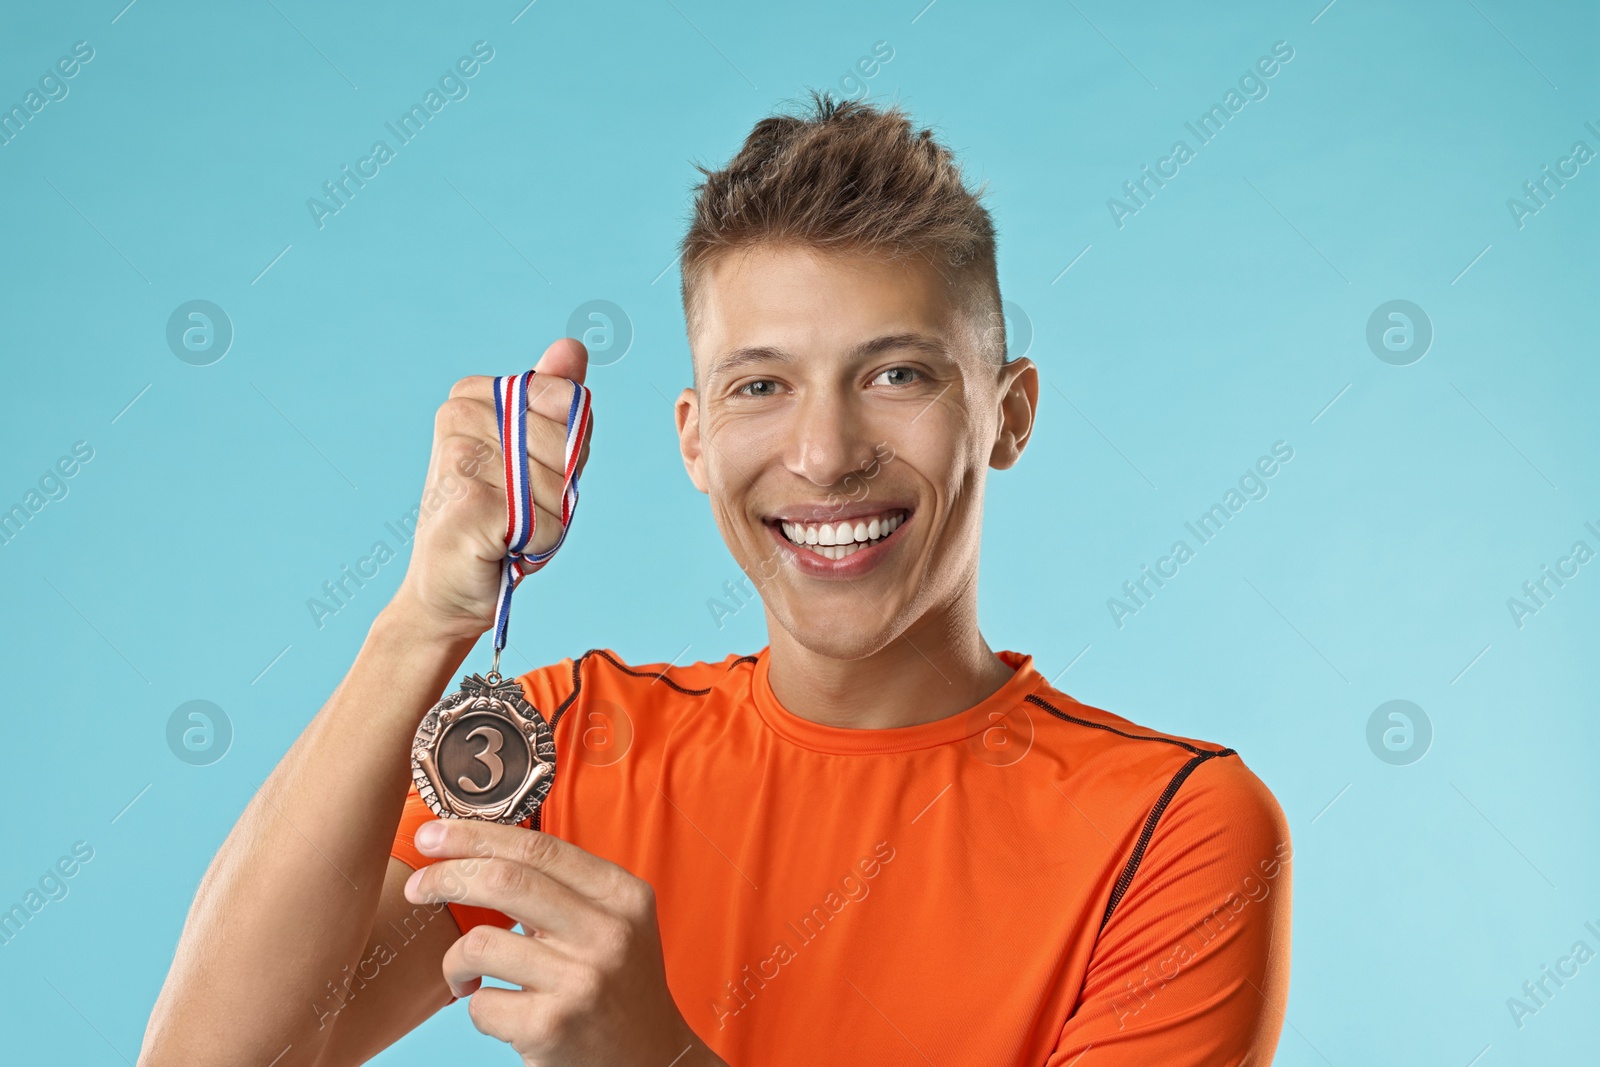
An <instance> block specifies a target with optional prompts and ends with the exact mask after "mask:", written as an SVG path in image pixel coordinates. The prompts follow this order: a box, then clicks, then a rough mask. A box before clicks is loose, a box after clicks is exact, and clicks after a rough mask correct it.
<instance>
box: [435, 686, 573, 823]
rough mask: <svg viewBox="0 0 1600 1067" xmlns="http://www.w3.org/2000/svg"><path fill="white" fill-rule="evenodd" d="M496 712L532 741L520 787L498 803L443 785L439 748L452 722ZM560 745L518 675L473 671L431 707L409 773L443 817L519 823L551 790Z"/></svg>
mask: <svg viewBox="0 0 1600 1067" xmlns="http://www.w3.org/2000/svg"><path fill="white" fill-rule="evenodd" d="M468 713H471V714H488V715H495V716H498V717H499V718H501V719H504V720H505V721H506V722H508V723H510V724H511V726H512V727H513V728H514V729H515V732H516V734H517V736H519V737H521V738H522V739H523V741H524V742H525V743H526V744H527V746H528V757H529V758H528V770H527V773H526V774H525V775H523V778H522V781H521V782H520V783H519V784H518V786H517V788H516V790H515V791H514V792H513V793H512V794H511V795H510V796H508V797H506V798H505V799H504V800H501V801H499V802H498V803H494V804H473V803H471V802H470V801H467V800H465V799H463V798H460V797H458V796H457V795H456V794H455V793H454V792H453V791H449V792H446V791H445V790H442V789H440V788H439V786H438V784H437V783H439V782H440V781H442V778H441V776H440V774H439V768H438V763H437V755H438V754H437V747H438V743H439V740H440V739H441V738H442V737H443V736H444V733H445V730H446V728H447V727H449V725H450V724H451V723H453V722H455V721H456V720H457V719H459V718H461V717H462V716H463V715H466V714H468ZM555 769H556V744H555V735H554V733H552V732H551V730H550V724H549V723H547V722H545V720H544V716H543V715H540V714H539V712H538V711H537V710H536V709H535V708H534V706H533V705H532V704H530V703H528V700H527V698H526V697H525V696H523V693H522V687H521V686H520V685H518V684H517V683H516V681H515V680H503V679H500V678H498V677H496V676H495V675H493V674H492V673H491V676H490V678H485V677H483V676H482V675H479V674H474V675H469V676H468V677H466V678H464V679H462V681H461V688H460V689H459V690H458V691H456V692H454V693H451V694H450V695H448V696H446V697H445V698H444V699H443V700H441V701H439V703H437V704H435V705H434V706H433V707H432V708H430V709H429V711H428V713H427V714H426V715H424V716H423V717H422V722H421V723H420V724H419V725H418V726H417V732H416V736H415V737H414V738H412V741H411V777H412V780H413V781H414V782H416V785H417V794H418V795H419V796H421V797H422V801H423V803H425V804H427V805H428V808H429V810H431V811H432V812H433V813H434V814H435V815H437V816H439V817H440V818H441V819H483V820H486V821H489V822H497V823H504V824H508V825H510V824H515V823H520V822H522V821H524V820H525V819H528V818H530V817H532V815H533V813H534V812H536V811H538V810H539V807H540V805H542V804H543V803H544V800H545V797H547V796H549V794H550V786H551V784H552V782H553V781H554V779H555Z"/></svg>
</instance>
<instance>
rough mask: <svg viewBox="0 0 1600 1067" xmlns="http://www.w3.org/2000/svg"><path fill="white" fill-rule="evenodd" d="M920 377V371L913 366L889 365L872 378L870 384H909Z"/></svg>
mask: <svg viewBox="0 0 1600 1067" xmlns="http://www.w3.org/2000/svg"><path fill="white" fill-rule="evenodd" d="M920 377H922V372H921V371H919V370H917V369H916V368H915V367H890V368H889V369H888V370H886V371H884V372H883V373H882V374H879V375H878V376H877V377H876V378H874V379H872V384H873V385H910V384H912V383H913V382H915V381H916V380H917V379H918V378H920Z"/></svg>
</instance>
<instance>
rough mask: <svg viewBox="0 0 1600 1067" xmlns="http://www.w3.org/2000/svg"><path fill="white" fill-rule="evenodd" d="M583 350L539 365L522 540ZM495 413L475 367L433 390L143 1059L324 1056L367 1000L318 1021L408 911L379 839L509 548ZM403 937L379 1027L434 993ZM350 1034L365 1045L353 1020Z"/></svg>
mask: <svg viewBox="0 0 1600 1067" xmlns="http://www.w3.org/2000/svg"><path fill="white" fill-rule="evenodd" d="M586 361H587V357H586V355H585V353H584V350H583V346H582V345H581V344H579V343H578V342H576V341H573V340H570V339H563V340H561V341H557V342H556V343H555V344H553V345H551V346H550V348H549V349H547V350H546V352H545V354H544V356H543V357H542V358H541V359H540V361H539V364H538V366H537V367H536V369H537V370H538V371H540V372H541V377H540V378H538V379H536V382H537V383H538V386H537V388H536V389H535V390H534V391H533V392H532V393H531V394H530V397H529V409H530V415H537V416H538V417H537V418H533V417H530V418H529V420H528V435H527V436H528V454H529V457H530V459H531V460H532V461H533V462H532V463H531V474H530V479H529V480H530V484H531V487H532V491H533V498H534V503H535V505H536V508H537V513H538V529H537V536H536V538H535V541H534V543H533V545H532V546H531V548H532V549H533V550H535V551H543V550H545V549H547V548H549V547H550V546H551V545H553V544H554V542H555V539H556V537H557V535H558V534H559V532H560V529H561V525H560V518H559V516H560V513H561V504H560V500H561V487H562V472H563V470H564V468H565V445H566V414H567V409H568V405H569V402H570V399H571V397H572V389H573V386H572V385H571V384H570V381H564V380H563V379H570V380H572V381H580V382H581V381H582V380H583V376H584V370H585V365H586ZM497 425H498V420H497V419H496V417H495V407H494V396H493V392H492V386H491V382H490V379H488V378H468V379H464V380H463V381H461V382H459V383H457V385H456V386H455V388H454V389H452V391H451V395H450V399H448V400H447V401H446V402H445V403H444V405H443V406H441V407H440V409H439V413H438V417H437V419H436V420H435V424H434V439H433V452H432V458H431V460H430V464H429V470H428V477H427V481H426V487H425V489H424V493H423V507H422V516H421V518H420V520H419V523H418V527H417V536H416V541H415V544H414V547H413V550H412V557H411V561H410V564H409V566H408V568H407V570H406V577H405V580H404V581H403V582H402V584H401V588H400V591H399V592H398V593H397V594H396V595H395V599H394V600H393V601H392V602H391V603H390V604H389V605H388V606H387V607H385V608H384V610H383V611H382V612H381V613H380V615H379V616H378V619H377V620H376V621H375V622H374V623H373V626H372V629H371V630H370V632H369V633H368V635H367V640H366V642H365V643H364V644H363V645H362V648H361V651H360V652H359V653H358V654H357V656H356V660H355V663H354V665H353V666H352V667H351V669H350V672H349V674H347V675H346V676H345V679H344V681H343V682H342V683H340V685H339V687H338V689H337V690H336V691H335V692H334V694H333V696H332V697H330V698H329V700H328V702H327V704H326V705H324V706H323V708H322V710H321V711H320V712H318V713H317V715H316V717H315V718H314V719H312V721H311V723H310V725H308V726H307V727H306V729H305V731H304V732H303V733H302V734H301V735H300V737H299V738H298V739H297V740H296V741H295V743H294V745H293V746H292V747H291V748H290V750H289V752H288V754H287V755H285V756H284V758H283V760H282V761H281V762H280V763H279V764H278V766H277V768H276V769H274V771H273V772H272V774H271V775H270V776H269V777H268V778H267V780H266V781H265V782H264V783H262V785H261V787H260V788H259V789H258V790H257V791H256V795H255V796H254V797H253V798H252V799H251V801H250V803H249V805H248V806H247V807H246V809H245V811H244V813H243V814H242V815H241V816H240V817H239V821H238V823H237V824H236V825H235V826H234V828H233V830H232V832H231V833H230V834H229V835H228V838H227V840H226V841H225V842H224V843H223V845H222V848H221V849H220V850H219V851H218V853H217V856H216V858H215V859H214V860H213V861H212V863H211V867H210V869H209V870H208V871H207V872H206V876H205V878H204V880H203V881H202V882H201V884H200V888H199V890H198V891H197V893H196V895H195V900H194V904H193V906H192V907H191V909H190V912H189V918H188V921H187V922H186V923H185V925H184V930H183V936H182V938H181V940H180V941H179V944H178V949H177V953H176V956H175V958H174V959H173V963H172V969H171V971H170V972H169V973H168V975H167V981H166V984H165V985H164V986H163V987H162V991H161V995H160V997H159V998H158V999H157V1001H156V1005H155V1008H154V1011H153V1012H152V1015H151V1019H150V1024H149V1026H148V1028H147V1030H146V1032H145V1040H144V1046H143V1048H142V1049H141V1052H140V1063H141V1064H142V1065H145V1067H168V1065H181V1067H210V1065H213V1064H216V1065H226V1067H234V1065H237V1064H241V1063H255V1062H259V1063H263V1064H265V1063H273V1062H274V1057H280V1058H278V1059H277V1060H276V1061H275V1063H276V1067H296V1065H307V1067H312V1065H317V1064H319V1062H326V1063H332V1062H334V1061H333V1060H332V1059H329V1060H327V1061H322V1060H320V1059H319V1058H320V1057H321V1056H322V1054H323V1052H324V1051H326V1050H328V1048H329V1045H328V1041H329V1037H330V1035H331V1034H334V1033H336V1032H338V1031H339V1029H340V1028H341V1026H344V1025H345V1024H346V1023H347V1022H348V1020H351V1019H361V1018H363V1017H364V1015H363V1013H360V1012H359V1008H360V1007H361V1001H360V997H359V996H357V997H356V998H355V999H354V1000H353V1001H351V1002H350V1004H349V1006H348V1007H346V1008H345V1009H344V1010H341V1011H339V1012H338V1013H336V1014H334V1015H333V1016H332V1024H331V1025H328V1022H329V1016H328V1013H327V1012H326V1011H320V1010H319V1006H321V1007H326V1006H327V997H328V996H329V995H330V994H331V993H336V992H337V991H338V990H339V989H341V988H343V987H344V983H345V980H346V977H347V976H348V975H349V974H350V973H351V971H355V970H357V969H358V967H359V966H360V965H361V964H362V962H363V960H365V959H366V958H367V953H368V945H369V942H370V941H371V940H372V938H373V937H374V932H375V931H380V933H379V935H378V936H381V926H380V920H381V921H382V922H385V923H386V922H387V921H388V920H389V919H391V918H397V917H398V916H399V915H400V913H401V912H402V911H409V910H410V908H409V907H402V905H403V904H404V901H403V899H397V898H396V897H395V895H394V894H393V892H392V891H391V892H388V893H386V892H385V888H384V887H385V878H386V875H387V874H388V872H389V870H390V863H389V847H390V845H391V843H392V842H393V839H394V834H395V830H396V828H397V826H398V825H399V822H400V814H401V810H402V807H403V805H404V803H405V797H406V792H407V787H408V783H409V778H410V746H411V738H412V735H413V734H414V733H415V730H416V727H417V724H418V723H419V722H420V721H421V719H422V717H423V715H424V714H426V712H427V710H428V709H429V708H430V707H431V706H432V705H433V704H434V702H435V701H436V700H437V699H438V698H439V695H440V694H441V693H442V692H443V691H444V689H445V688H446V687H447V686H448V685H449V684H450V683H451V681H452V679H453V676H454V675H455V672H456V670H457V669H458V668H459V667H460V665H461V662H462V660H463V659H464V658H465V657H466V655H467V653H468V651H470V649H471V648H472V646H473V644H474V642H475V641H476V640H477V638H478V637H479V636H480V635H481V634H482V633H483V632H484V631H485V630H486V629H487V628H488V627H489V624H490V622H491V621H492V619H493V615H494V606H495V595H496V592H497V591H498V586H499V578H500V571H501V561H502V560H503V558H504V555H505V539H504V530H505V488H504V475H503V473H502V471H503V467H502V465H501V463H500V462H498V458H499V451H498V433H497ZM591 425H592V423H591ZM586 454H587V445H586V446H585V457H586ZM580 465H581V461H580ZM402 884H403V882H402ZM390 888H391V890H392V888H393V887H392V886H391V887H390ZM385 901H387V902H388V903H387V905H384V902H385ZM381 905H383V906H385V908H386V910H385V911H384V912H383V913H382V914H380V906H381ZM445 923H447V924H448V925H449V926H450V927H451V928H452V929H453V926H454V923H453V921H452V920H450V919H449V918H448V917H446V919H445ZM430 925H432V924H430ZM444 925H445V924H443V923H442V924H439V926H440V927H443V926H444ZM438 936H439V937H441V938H442V934H439V935H438ZM450 940H451V941H452V942H453V940H454V938H451V939H450ZM413 947H414V948H415V949H416V951H415V952H412V953H408V954H407V955H406V956H405V957H404V958H405V966H404V967H401V968H400V969H399V970H397V971H396V972H395V974H396V977H395V979H394V987H390V986H388V985H387V984H385V987H384V988H385V990H386V993H385V996H386V997H391V998H393V1002H394V1003H395V1004H397V1005H400V1006H401V1008H400V1014H399V1016H398V1017H397V1018H396V1019H394V1020H393V1027H392V1028H391V1027H390V1025H389V1024H388V1023H385V1024H384V1026H383V1028H382V1032H383V1033H385V1034H387V1037H386V1038H385V1042H384V1043H387V1042H388V1041H392V1040H393V1039H394V1037H397V1036H399V1034H400V1033H403V1032H404V1031H405V1030H407V1029H410V1028H411V1027H412V1026H414V1025H415V1024H416V1023H418V1022H420V1021H421V1020H422V1019H424V1018H426V1017H427V1015H428V1014H430V1013H431V1012H432V1011H433V1010H436V1009H437V1007H438V988H439V986H440V984H441V982H442V972H441V970H440V969H439V968H440V966H441V964H442V959H443V952H442V951H441V950H438V947H437V945H436V944H435V939H433V938H430V939H428V940H426V941H425V942H424V943H422V944H418V945H416V946H413ZM445 947H446V948H448V945H446V946H445ZM430 953H431V954H432V958H431V959H430V958H429V955H430ZM425 964H427V965H428V966H425ZM368 969H369V970H370V964H369V965H368ZM395 987H405V988H403V989H402V988H395ZM391 988H392V989H393V991H392V992H389V990H391ZM360 992H361V993H365V992H366V990H365V989H363V990H361V991H360ZM356 1028H357V1027H356V1026H355V1024H351V1026H350V1027H349V1029H351V1030H354V1029H356ZM351 1044H352V1047H354V1046H356V1045H360V1046H361V1047H367V1046H366V1043H365V1039H362V1038H360V1035H355V1036H353V1037H352V1039H351ZM378 1047H381V1046H378ZM373 1050H375V1049H373ZM370 1054H371V1051H368V1052H366V1053H364V1055H370Z"/></svg>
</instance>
